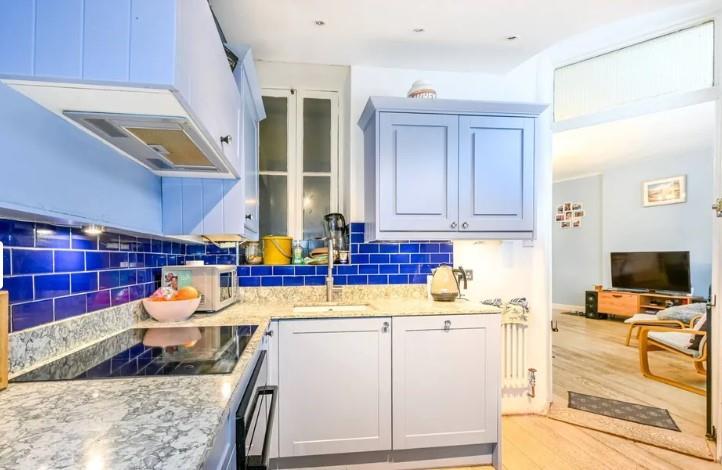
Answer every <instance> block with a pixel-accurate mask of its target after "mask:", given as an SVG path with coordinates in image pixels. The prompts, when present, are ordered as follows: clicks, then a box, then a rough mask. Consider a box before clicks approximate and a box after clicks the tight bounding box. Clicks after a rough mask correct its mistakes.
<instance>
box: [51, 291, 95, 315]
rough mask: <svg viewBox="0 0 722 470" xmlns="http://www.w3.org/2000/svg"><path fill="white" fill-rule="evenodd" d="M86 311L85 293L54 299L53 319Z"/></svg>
mask: <svg viewBox="0 0 722 470" xmlns="http://www.w3.org/2000/svg"><path fill="white" fill-rule="evenodd" d="M86 311H87V304H86V296H85V294H80V295H71V296H69V297H60V298H57V299H55V321H58V320H62V319H64V318H70V317H74V316H76V315H82V314H84V313H85V312H86Z"/></svg>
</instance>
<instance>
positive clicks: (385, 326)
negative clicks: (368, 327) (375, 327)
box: [381, 321, 389, 333]
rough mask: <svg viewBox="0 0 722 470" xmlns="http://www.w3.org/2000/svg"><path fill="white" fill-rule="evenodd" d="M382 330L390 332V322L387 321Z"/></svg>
mask: <svg viewBox="0 0 722 470" xmlns="http://www.w3.org/2000/svg"><path fill="white" fill-rule="evenodd" d="M381 331H382V332H384V333H388V331H389V322H387V321H385V322H384V324H383V326H382V327H381Z"/></svg>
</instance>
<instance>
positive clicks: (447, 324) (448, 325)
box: [444, 320, 451, 331]
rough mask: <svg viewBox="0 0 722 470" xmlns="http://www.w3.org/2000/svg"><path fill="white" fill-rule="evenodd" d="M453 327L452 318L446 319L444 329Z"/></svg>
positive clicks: (447, 329)
mask: <svg viewBox="0 0 722 470" xmlns="http://www.w3.org/2000/svg"><path fill="white" fill-rule="evenodd" d="M450 329H451V320H446V321H444V331H449V330H450Z"/></svg>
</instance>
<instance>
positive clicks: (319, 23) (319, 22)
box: [313, 20, 326, 26]
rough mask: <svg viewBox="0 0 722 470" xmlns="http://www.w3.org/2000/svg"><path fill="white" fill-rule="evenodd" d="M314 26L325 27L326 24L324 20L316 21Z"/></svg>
mask: <svg viewBox="0 0 722 470" xmlns="http://www.w3.org/2000/svg"><path fill="white" fill-rule="evenodd" d="M313 24H315V25H316V26H325V25H326V22H325V21H323V20H316V21H314V22H313Z"/></svg>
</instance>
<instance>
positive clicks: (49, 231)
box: [0, 219, 453, 331]
mask: <svg viewBox="0 0 722 470" xmlns="http://www.w3.org/2000/svg"><path fill="white" fill-rule="evenodd" d="M363 233H364V224H362V223H352V224H351V253H352V254H351V259H350V261H351V263H350V264H345V265H337V266H336V267H335V268H334V281H335V282H336V284H338V285H366V284H423V283H425V282H426V276H427V275H428V273H430V272H431V270H432V269H433V268H435V267H436V266H438V265H439V264H441V263H449V264H452V263H453V254H452V253H453V245H452V244H451V242H438V241H435V242H420V241H408V242H402V243H364V242H363ZM0 242H2V243H3V244H4V245H5V246H4V249H3V253H2V256H3V264H4V269H3V273H2V275H3V278H4V289H7V290H8V291H9V292H10V304H11V307H10V320H11V321H10V326H11V331H19V330H22V329H26V328H31V327H34V326H38V325H42V324H44V323H49V322H53V321H59V320H62V319H66V318H70V317H73V316H76V315H81V314H84V313H88V312H93V311H96V310H100V309H103V308H108V307H110V306H113V305H120V304H123V303H126V302H130V301H133V300H138V299H141V298H143V297H146V296H149V295H150V294H151V293H152V292H153V291H154V290H155V289H156V288H157V287H158V285H159V284H160V276H161V268H162V266H166V265H173V264H184V263H185V262H186V260H203V261H204V262H205V263H206V264H235V263H236V260H237V253H236V251H235V249H224V248H218V247H216V246H215V245H210V244H209V245H199V244H183V243H179V242H174V241H168V240H158V239H153V238H143V237H132V236H127V235H120V234H117V233H112V232H106V233H103V234H101V235H100V236H88V235H86V234H85V233H83V232H82V231H81V230H79V229H76V228H72V229H70V228H67V227H56V226H52V225H45V224H34V223H30V222H21V221H15V220H5V219H0ZM241 258H242V257H241ZM237 271H238V276H239V284H240V285H241V286H243V287H260V286H264V287H277V286H321V285H323V284H324V283H325V276H326V274H327V272H328V268H327V267H326V266H325V265H322V266H290V265H289V266H263V265H261V266H248V265H240V266H238V268H237Z"/></svg>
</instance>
